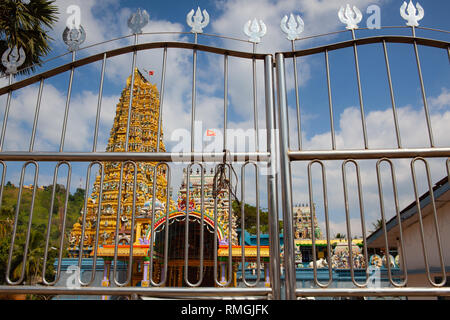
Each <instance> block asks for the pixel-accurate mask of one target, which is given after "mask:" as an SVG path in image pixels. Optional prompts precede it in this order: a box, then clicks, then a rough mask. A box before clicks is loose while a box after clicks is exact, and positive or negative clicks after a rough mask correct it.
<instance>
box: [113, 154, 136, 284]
mask: <svg viewBox="0 0 450 320" xmlns="http://www.w3.org/2000/svg"><path fill="white" fill-rule="evenodd" d="M127 164H131V165H133V173H134V181H133V204H132V210H131V230H132V231H133V232H131V239H130V245H129V247H130V251H129V258H128V269H127V279H126V280H125V282H122V283H120V282H119V281H117V278H116V274H117V254H118V250H117V248H118V245H119V225H120V213H121V202H122V196H121V192H120V190H121V189H122V178H123V170H124V168H125V166H126V165H127ZM137 175H138V172H137V165H136V162H134V161H131V160H128V161H125V162H124V163H122V167H121V170H120V182H119V196H118V203H119V205H118V206H117V207H118V209H117V217H116V234H115V241H114V269H113V279H114V283H115V284H116V285H117V286H118V287H123V286H126V285H128V284H129V283H130V281H131V276H132V271H133V243H134V224H135V211H136V186H137ZM125 192H127V182H125Z"/></svg>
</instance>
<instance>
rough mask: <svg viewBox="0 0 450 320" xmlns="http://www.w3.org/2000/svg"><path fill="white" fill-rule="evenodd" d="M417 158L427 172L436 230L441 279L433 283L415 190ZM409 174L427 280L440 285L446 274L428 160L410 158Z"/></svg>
mask: <svg viewBox="0 0 450 320" xmlns="http://www.w3.org/2000/svg"><path fill="white" fill-rule="evenodd" d="M417 160H420V161H422V162H423V163H424V165H425V170H426V173H427V181H428V192H429V196H430V199H431V201H430V202H431V205H432V208H433V218H434V229H435V232H436V240H437V245H438V252H439V262H440V263H441V272H442V281H441V282H440V283H435V282H434V281H433V279H431V274H430V268H429V263H428V256H427V249H426V246H425V235H424V230H423V221H422V220H423V218H422V208H421V207H420V198H419V194H418V190H417V179H416V170H415V166H414V164H415V162H416V161H417ZM411 174H412V178H413V186H414V195H415V197H416V205H417V212H418V213H419V226H420V237H421V239H422V250H423V259H424V262H425V268H426V269H427V276H428V281H429V282H430V284H431V285H433V286H435V287H442V286H444V285H445V283H446V281H447V275H446V273H445V264H444V258H443V255H442V246H441V236H440V233H439V226H438V217H437V212H436V202H435V200H434V191H433V185H432V183H431V177H430V168H429V166H428V162H427V161H426V160H425V159H424V158H421V157H416V158H414V159H413V160H411Z"/></svg>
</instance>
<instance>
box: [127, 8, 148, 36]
mask: <svg viewBox="0 0 450 320" xmlns="http://www.w3.org/2000/svg"><path fill="white" fill-rule="evenodd" d="M149 20H150V16H149V14H148V13H147V11H145V10H141V9H140V8H139V9H137V11H136V12H135V13H133V14H132V15H131V16H130V17H129V18H128V28H130V29H131V32H132V33H133V34H136V33H142V28H143V27H145V26H146V25H147V24H148V21H149Z"/></svg>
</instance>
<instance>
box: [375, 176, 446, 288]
mask: <svg viewBox="0 0 450 320" xmlns="http://www.w3.org/2000/svg"><path fill="white" fill-rule="evenodd" d="M432 195H433V197H434V200H435V201H434V202H435V207H436V216H437V228H438V230H439V235H440V244H441V249H442V251H441V252H442V262H443V267H444V268H445V271H444V272H445V273H446V277H447V282H446V284H445V286H449V284H450V281H449V280H448V279H449V278H450V247H449V246H450V187H449V181H448V177H445V178H443V179H441V180H440V181H439V182H437V183H436V185H435V186H434V187H433V193H432ZM418 201H419V204H420V211H419V210H418V207H417V202H416V201H414V202H412V203H411V204H410V205H408V206H407V207H406V208H404V209H403V210H402V211H401V212H400V217H401V227H402V235H403V245H404V246H403V247H402V246H401V241H400V226H399V224H398V219H397V217H393V218H392V219H390V220H389V221H387V222H386V230H387V238H388V243H389V246H392V247H395V248H397V249H398V252H399V255H400V257H399V258H396V260H398V264H399V266H400V269H401V270H402V273H403V274H404V272H405V270H406V271H407V276H408V281H407V286H409V287H431V286H432V284H431V283H430V282H429V279H428V272H427V270H426V265H425V259H424V252H423V246H422V236H421V228H420V224H421V221H422V225H423V234H424V247H425V249H426V252H427V260H428V264H429V273H430V279H431V281H433V282H435V283H441V282H442V281H443V272H442V266H441V259H440V253H439V246H438V242H437V237H436V226H435V219H434V210H433V201H432V197H431V195H430V192H429V191H428V192H426V193H424V194H423V195H421V196H420V197H419V200H418ZM420 213H421V214H422V216H421V215H420ZM367 245H368V247H369V248H383V249H384V248H385V240H384V231H383V229H381V228H380V229H378V230H376V231H374V232H373V233H372V234H371V235H370V236H369V237H367ZM402 254H404V259H405V264H406V265H404V264H403V259H402Z"/></svg>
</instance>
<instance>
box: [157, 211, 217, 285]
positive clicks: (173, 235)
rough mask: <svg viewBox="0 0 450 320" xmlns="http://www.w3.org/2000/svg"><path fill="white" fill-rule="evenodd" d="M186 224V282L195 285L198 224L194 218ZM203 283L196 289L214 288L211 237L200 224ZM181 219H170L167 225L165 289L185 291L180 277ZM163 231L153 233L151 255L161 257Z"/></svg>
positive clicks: (181, 263)
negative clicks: (202, 246) (187, 253)
mask: <svg viewBox="0 0 450 320" xmlns="http://www.w3.org/2000/svg"><path fill="white" fill-rule="evenodd" d="M189 220H190V222H189V237H188V247H189V255H188V256H189V264H188V265H189V266H188V281H189V282H190V283H191V284H196V283H198V282H199V280H200V233H201V224H200V223H201V221H200V219H199V218H197V217H193V216H190V219H189ZM203 232H204V235H203V244H204V253H203V279H202V282H201V284H200V285H199V286H200V287H214V285H215V282H214V233H213V231H212V230H211V227H210V226H207V224H206V222H204V227H203ZM185 233H186V221H185V218H173V219H172V220H170V223H169V254H168V265H169V268H168V271H167V282H166V286H168V287H187V286H189V285H188V283H186V281H185V277H184V272H185V271H184V254H185V253H184V251H185ZM164 236H165V229H164V227H162V226H161V227H160V228H158V229H157V230H156V236H155V251H156V252H158V253H159V255H160V256H161V257H162V256H163V252H164Z"/></svg>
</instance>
